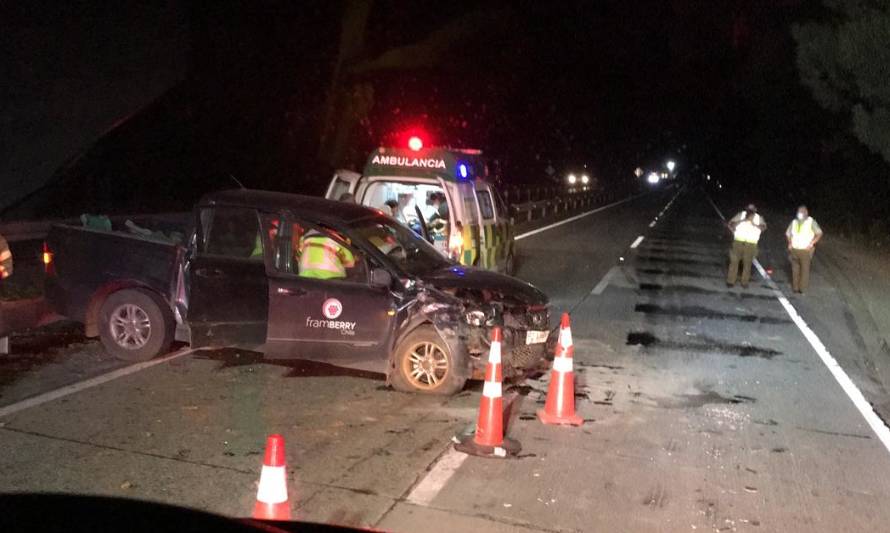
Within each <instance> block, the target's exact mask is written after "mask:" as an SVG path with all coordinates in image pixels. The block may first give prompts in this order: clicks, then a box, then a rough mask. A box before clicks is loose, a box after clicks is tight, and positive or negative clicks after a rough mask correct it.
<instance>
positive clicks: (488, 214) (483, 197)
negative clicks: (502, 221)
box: [476, 191, 494, 220]
mask: <svg viewBox="0 0 890 533" xmlns="http://www.w3.org/2000/svg"><path fill="white" fill-rule="evenodd" d="M476 198H478V199H479V212H480V213H482V219H483V220H491V219H493V218H494V207H492V204H491V194H490V193H489V192H488V191H476Z"/></svg>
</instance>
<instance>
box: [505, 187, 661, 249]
mask: <svg viewBox="0 0 890 533" xmlns="http://www.w3.org/2000/svg"><path fill="white" fill-rule="evenodd" d="M647 194H651V193H643V194H638V195H636V196H631V197H630V198H625V199H624V200H618V201H617V202H612V203H611V204H609V205H604V206H602V207H597V208H596V209H592V210H590V211H585V212H584V213H581V214H580V215H575V216H573V217H569V218H567V219H565V220H560V221H559V222H554V223H553V224H550V225H548V226H544V227H542V228H538V229H533V230H531V231H526V232H525V233H520V234H519V235H517V236H515V237H513V240H516V241H518V240H521V239H524V238H526V237H531V236H532V235H537V234H538V233H543V232H545V231H547V230H551V229H553V228H557V227H559V226H562V225H563V224H568V223H569V222H574V221H576V220H578V219H580V218H584V217H586V216H590V215H592V214H594V213H599V212H600V211H605V210H606V209H609V208H610V207H615V206H616V205H621V204H624V203H627V202H630V201H631V200H636V199H637V198H639V197H641V196H646V195H647Z"/></svg>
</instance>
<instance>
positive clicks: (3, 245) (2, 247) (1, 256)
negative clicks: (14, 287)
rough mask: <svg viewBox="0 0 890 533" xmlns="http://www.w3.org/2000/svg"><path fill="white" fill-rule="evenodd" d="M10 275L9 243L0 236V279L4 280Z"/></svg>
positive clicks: (10, 253) (10, 256) (10, 257)
mask: <svg viewBox="0 0 890 533" xmlns="http://www.w3.org/2000/svg"><path fill="white" fill-rule="evenodd" d="M11 275H12V251H11V250H10V249H9V243H7V242H6V239H4V238H3V235H0V279H6V278H8V277H9V276H11Z"/></svg>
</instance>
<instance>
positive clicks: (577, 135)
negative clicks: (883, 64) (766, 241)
mask: <svg viewBox="0 0 890 533" xmlns="http://www.w3.org/2000/svg"><path fill="white" fill-rule="evenodd" d="M55 4H57V3H56V2H49V1H42V2H36V3H35V2H27V3H26V2H13V3H11V4H7V5H6V7H5V8H4V10H6V11H7V12H8V13H4V15H9V14H10V13H11V14H12V15H14V16H4V19H5V20H9V21H11V23H12V24H11V26H12V31H10V32H8V33H6V32H4V33H5V35H4V37H3V38H2V39H3V41H2V44H3V49H4V51H6V52H7V53H5V54H4V56H3V61H4V63H5V64H4V65H3V67H4V71H6V72H9V73H11V74H10V77H11V79H13V80H14V81H15V83H13V84H11V85H8V86H7V88H6V89H4V90H5V91H9V92H10V93H9V94H4V95H3V96H4V98H3V101H4V107H3V109H2V115H0V116H2V119H3V121H4V126H5V127H4V133H3V138H2V148H0V150H2V156H3V157H2V158H0V161H2V162H0V165H2V166H0V180H2V187H3V191H4V194H3V199H2V201H0V206H3V205H8V204H9V203H11V202H13V201H14V197H18V196H21V195H22V194H24V193H26V192H28V191H29V190H33V189H36V188H38V187H40V186H41V185H42V184H43V183H45V182H46V181H47V180H49V181H50V183H51V185H49V186H48V187H46V188H44V189H41V190H40V192H38V193H37V194H35V195H33V197H32V198H31V199H30V200H27V201H26V202H25V203H24V204H22V205H20V206H19V207H17V208H16V209H14V210H13V211H11V212H7V213H6V214H5V215H4V218H10V217H11V216H13V215H14V214H16V213H18V214H20V215H22V216H24V215H26V214H30V215H36V216H39V215H40V214H41V213H40V211H41V210H45V209H50V208H53V209H56V208H58V206H59V205H60V201H59V198H61V197H64V198H65V204H66V205H69V204H70V205H71V206H72V207H71V209H77V210H87V209H88V208H90V209H93V210H98V209H105V210H114V209H123V210H126V209H129V210H132V209H145V210H169V209H173V208H178V207H180V206H179V205H173V204H175V203H176V202H175V201H172V200H171V201H169V203H168V199H169V198H171V197H176V198H177V199H179V200H181V201H191V200H192V199H193V198H195V197H197V196H199V195H200V194H201V193H203V192H205V191H206V190H208V189H213V188H219V187H222V186H231V184H232V182H231V181H227V180H228V179H229V178H228V177H227V176H228V175H229V174H232V175H235V176H238V178H239V179H240V180H241V181H243V182H245V183H246V184H247V185H248V186H251V187H257V188H272V189H279V190H288V191H295V192H305V193H308V194H318V193H319V192H321V187H322V185H323V184H324V183H325V182H326V181H327V179H328V177H329V176H330V173H331V171H332V170H333V169H334V168H338V167H351V168H356V169H359V168H360V167H361V165H362V163H363V160H364V157H365V155H366V154H367V153H368V152H369V151H370V150H371V149H373V148H374V147H375V146H378V145H381V144H390V143H393V142H396V140H397V139H399V138H401V137H400V136H402V135H403V133H404V131H406V130H409V129H412V130H414V129H416V130H419V131H423V132H424V134H425V135H426V136H428V137H429V139H431V140H432V141H433V142H435V143H437V144H442V145H451V146H461V147H478V148H482V149H483V150H485V151H486V152H487V153H488V154H490V155H491V156H492V157H495V158H497V159H498V161H499V162H500V163H501V169H502V173H503V176H504V179H505V180H506V181H508V182H517V183H518V182H523V183H529V182H532V183H535V182H545V181H546V180H547V179H548V177H547V175H546V174H545V172H544V171H545V169H546V168H547V167H548V166H552V167H554V168H555V169H556V171H557V177H560V176H564V175H565V172H567V171H569V170H572V169H574V168H578V167H579V166H581V165H587V166H588V168H589V169H590V170H591V171H592V172H593V173H594V174H596V175H597V176H598V177H599V178H600V181H601V182H602V183H605V184H610V183H614V184H617V183H623V182H625V181H628V180H632V179H633V176H632V174H631V172H632V171H633V169H634V168H635V167H636V166H643V167H647V166H651V165H656V164H659V162H661V161H663V159H664V158H665V157H667V156H671V157H675V158H678V161H680V163H681V165H682V169H683V170H684V171H687V172H690V173H691V172H692V170H693V169H695V170H696V172H697V173H702V172H708V173H710V174H713V175H717V176H720V177H721V178H722V179H723V180H724V181H725V182H726V183H727V185H728V186H729V187H730V188H734V189H737V190H738V191H739V194H740V196H744V197H745V200H740V202H742V201H746V200H747V199H749V198H750V199H759V198H762V197H768V198H771V199H773V200H776V199H781V200H783V201H784V200H787V201H788V202H794V201H797V199H798V198H801V197H802V196H806V195H807V194H809V195H810V196H811V197H812V196H815V195H816V192H815V191H814V190H812V188H811V189H809V190H802V188H803V189H806V187H802V186H803V185H805V184H812V183H813V180H815V179H817V178H818V180H820V183H823V182H824V183H826V184H827V183H829V182H828V181H826V180H829V181H830V177H831V175H836V174H837V173H838V172H842V171H843V169H844V167H843V164H841V163H838V162H837V158H836V157H835V155H834V154H831V153H826V139H827V138H829V137H830V136H829V135H827V134H826V132H827V131H829V130H830V129H831V127H832V126H831V124H832V120H831V117H829V116H827V115H826V114H825V113H824V112H823V111H821V109H820V108H818V106H817V105H816V104H815V103H814V102H813V100H812V98H811V96H810V95H809V93H808V92H807V90H806V89H805V88H803V87H802V86H801V84H800V83H799V81H798V74H797V71H796V69H795V65H794V42H793V39H792V37H791V25H792V24H793V23H795V22H797V21H801V20H805V19H807V18H808V17H813V16H816V15H817V14H818V12H819V4H818V3H817V2H803V1H795V0H736V1H733V0H727V1H722V2H713V1H704V0H703V1H682V0H672V1H638V2H634V1H612V0H605V1H599V2H572V1H568V2H531V1H530V2H493V3H471V2H428V1H413V2H403V1H393V0H389V1H387V0H377V1H376V2H373V3H367V4H365V3H362V2H292V1H284V0H282V1H260V2H243V3H214V7H212V8H207V7H206V6H204V5H203V3H201V4H200V5H199V4H197V3H196V4H194V5H192V4H189V3H187V2H181V1H180V2H177V1H169V2H166V3H158V4H157V6H158V7H153V8H146V7H139V4H132V5H130V4H126V5H123V6H120V7H116V6H117V4H114V5H113V6H109V7H108V8H96V9H90V10H76V9H64V8H60V7H59V6H57V5H55ZM835 122H836V121H835ZM112 126H116V127H114V128H112ZM833 127H835V128H837V126H833ZM78 154H81V157H80V158H79V159H78V160H77V161H76V162H75V163H74V164H70V163H69V164H68V165H67V166H66V167H64V168H63V170H61V171H59V170H57V168H58V167H59V166H61V165H62V163H63V162H64V161H66V160H68V159H69V158H71V157H73V156H76V155H78ZM863 157H865V156H863ZM860 159H861V158H860ZM866 159H867V157H866ZM873 163H874V165H878V163H877V162H873ZM878 166H880V167H881V168H879V169H878V168H877V166H876V167H875V168H876V170H875V172H885V173H886V168H884V166H883V165H878ZM826 169H830V170H831V172H830V173H829V172H828V171H827V170H826ZM820 172H822V173H823V174H819V173H820ZM122 181H125V182H126V183H127V185H122ZM6 191H12V192H10V193H8V194H7V193H6ZM809 200H812V201H817V202H818V198H810V199H809ZM75 204H76V207H75Z"/></svg>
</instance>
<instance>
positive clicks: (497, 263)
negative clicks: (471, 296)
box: [475, 181, 504, 270]
mask: <svg viewBox="0 0 890 533" xmlns="http://www.w3.org/2000/svg"><path fill="white" fill-rule="evenodd" d="M475 193H476V205H477V206H478V209H479V252H480V255H479V266H480V267H482V268H484V269H486V270H501V269H502V268H503V263H504V253H503V251H504V243H503V238H502V233H503V232H502V231H500V228H499V227H498V216H497V215H498V214H497V211H496V210H495V200H494V194H493V192H492V190H491V186H490V185H489V184H488V183H486V182H484V181H477V182H476V190H475Z"/></svg>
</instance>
